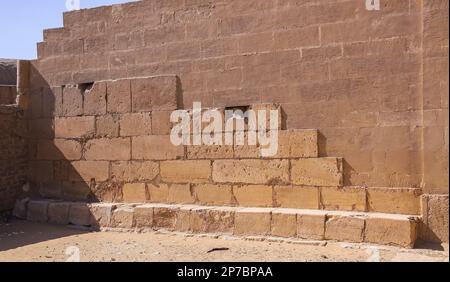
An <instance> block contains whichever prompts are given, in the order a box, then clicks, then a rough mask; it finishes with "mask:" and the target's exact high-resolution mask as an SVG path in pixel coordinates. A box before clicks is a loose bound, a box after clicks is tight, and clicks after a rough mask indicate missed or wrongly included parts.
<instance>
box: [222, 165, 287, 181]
mask: <svg viewBox="0 0 450 282" xmlns="http://www.w3.org/2000/svg"><path fill="white" fill-rule="evenodd" d="M288 170H289V162H288V161H287V160H216V161H214V163H213V180H214V182H219V183H248V184H277V183H286V182H288V181H289V172H288Z"/></svg>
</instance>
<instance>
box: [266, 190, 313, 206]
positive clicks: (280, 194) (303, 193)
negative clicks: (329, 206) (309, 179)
mask: <svg viewBox="0 0 450 282" xmlns="http://www.w3.org/2000/svg"><path fill="white" fill-rule="evenodd" d="M274 199H275V203H276V205H277V207H281V208H292V209H318V208H319V202H320V199H319V189H318V188H317V187H308V186H275V187H274Z"/></svg>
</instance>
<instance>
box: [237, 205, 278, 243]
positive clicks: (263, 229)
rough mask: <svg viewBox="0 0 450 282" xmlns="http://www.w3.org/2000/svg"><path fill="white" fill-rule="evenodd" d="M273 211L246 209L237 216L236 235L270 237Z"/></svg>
mask: <svg viewBox="0 0 450 282" xmlns="http://www.w3.org/2000/svg"><path fill="white" fill-rule="evenodd" d="M271 211H272V209H262V208H246V209H241V210H237V211H236V214H235V219H234V220H235V221H234V222H235V227H234V234H235V235H260V236H263V235H269V234H270V225H271Z"/></svg>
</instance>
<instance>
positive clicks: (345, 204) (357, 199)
mask: <svg viewBox="0 0 450 282" xmlns="http://www.w3.org/2000/svg"><path fill="white" fill-rule="evenodd" d="M320 194H321V207H322V209H326V210H345V211H366V190H365V189H364V188H359V187H343V188H334V187H322V188H320Z"/></svg>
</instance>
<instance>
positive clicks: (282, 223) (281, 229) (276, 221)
mask: <svg viewBox="0 0 450 282" xmlns="http://www.w3.org/2000/svg"><path fill="white" fill-rule="evenodd" d="M296 234H297V211H296V210H289V209H277V210H274V211H273V212H272V228H271V235H272V236H279V237H295V236H296Z"/></svg>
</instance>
